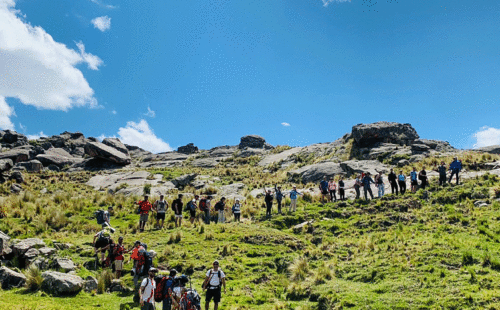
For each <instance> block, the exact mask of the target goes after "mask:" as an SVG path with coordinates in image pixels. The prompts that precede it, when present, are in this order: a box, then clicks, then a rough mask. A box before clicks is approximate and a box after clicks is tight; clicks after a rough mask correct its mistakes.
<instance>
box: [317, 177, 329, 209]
mask: <svg viewBox="0 0 500 310" xmlns="http://www.w3.org/2000/svg"><path fill="white" fill-rule="evenodd" d="M319 190H320V192H321V203H322V204H325V198H326V202H328V181H327V180H326V176H324V177H323V180H322V181H321V182H320V183H319Z"/></svg>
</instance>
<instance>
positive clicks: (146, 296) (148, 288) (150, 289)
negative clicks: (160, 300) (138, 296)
mask: <svg viewBox="0 0 500 310" xmlns="http://www.w3.org/2000/svg"><path fill="white" fill-rule="evenodd" d="M146 284H147V285H146ZM143 286H144V287H145V288H144V293H142V299H143V300H144V301H145V302H149V303H153V302H154V301H155V299H154V295H155V288H156V282H155V280H152V279H150V278H145V279H143V280H142V283H141V287H143Z"/></svg>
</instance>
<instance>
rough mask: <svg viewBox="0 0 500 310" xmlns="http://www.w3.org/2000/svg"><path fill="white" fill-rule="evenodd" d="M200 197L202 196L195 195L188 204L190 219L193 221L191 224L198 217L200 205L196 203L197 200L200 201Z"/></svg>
mask: <svg viewBox="0 0 500 310" xmlns="http://www.w3.org/2000/svg"><path fill="white" fill-rule="evenodd" d="M198 198H200V196H198V195H195V196H194V198H193V199H192V200H191V201H190V202H189V203H188V205H187V208H188V210H189V216H190V218H189V221H190V222H191V224H193V223H194V220H195V219H196V209H198V206H197V205H196V201H198Z"/></svg>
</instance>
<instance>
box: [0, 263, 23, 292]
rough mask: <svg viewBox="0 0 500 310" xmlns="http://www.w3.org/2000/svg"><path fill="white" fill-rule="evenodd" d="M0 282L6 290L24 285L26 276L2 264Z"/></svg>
mask: <svg viewBox="0 0 500 310" xmlns="http://www.w3.org/2000/svg"><path fill="white" fill-rule="evenodd" d="M0 282H2V289H4V290H6V289H9V288H12V287H21V286H23V285H24V284H25V283H26V277H25V276H24V275H23V274H22V273H19V272H15V271H14V270H11V269H9V268H7V267H5V266H2V267H0Z"/></svg>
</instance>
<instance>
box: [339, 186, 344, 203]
mask: <svg viewBox="0 0 500 310" xmlns="http://www.w3.org/2000/svg"><path fill="white" fill-rule="evenodd" d="M339 199H340V200H344V199H345V191H344V189H343V188H339Z"/></svg>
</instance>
